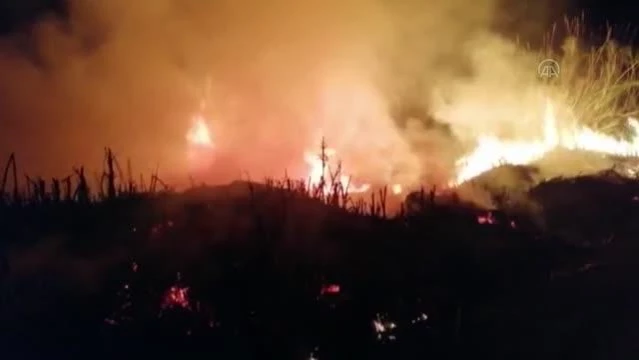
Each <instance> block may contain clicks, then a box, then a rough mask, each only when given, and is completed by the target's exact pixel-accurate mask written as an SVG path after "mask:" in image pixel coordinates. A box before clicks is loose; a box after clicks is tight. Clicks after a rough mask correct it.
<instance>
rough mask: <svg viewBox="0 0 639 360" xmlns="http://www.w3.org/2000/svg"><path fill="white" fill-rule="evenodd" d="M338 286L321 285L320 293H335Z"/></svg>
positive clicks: (338, 289)
mask: <svg viewBox="0 0 639 360" xmlns="http://www.w3.org/2000/svg"><path fill="white" fill-rule="evenodd" d="M340 290H341V289H340V286H339V285H337V284H330V285H325V286H323V287H322V290H321V294H322V295H327V294H330V295H335V294H339V293H340Z"/></svg>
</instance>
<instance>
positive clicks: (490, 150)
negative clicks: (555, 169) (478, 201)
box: [450, 100, 639, 186]
mask: <svg viewBox="0 0 639 360" xmlns="http://www.w3.org/2000/svg"><path fill="white" fill-rule="evenodd" d="M545 110H546V111H545V115H544V135H543V138H542V139H538V140H533V141H508V140H500V139H498V138H497V137H495V136H481V137H479V139H478V145H477V147H476V148H475V150H473V151H472V152H471V153H470V154H468V155H466V156H464V157H463V158H461V159H459V160H458V161H457V162H456V165H457V175H456V177H455V179H454V180H453V181H451V182H450V185H451V186H458V185H460V184H462V183H464V182H467V181H469V180H471V179H473V178H475V177H477V176H479V175H481V174H483V173H485V172H487V171H490V170H491V169H493V168H496V167H498V166H501V165H506V164H508V165H528V164H530V163H533V162H535V161H538V160H540V159H541V158H543V157H544V155H546V154H547V153H549V152H550V151H552V150H555V149H557V148H565V149H569V150H582V151H591V152H597V153H601V154H605V155H615V156H620V157H639V121H637V119H634V118H628V125H630V127H631V128H632V129H633V130H634V136H633V138H632V140H630V141H624V140H617V139H615V138H613V137H611V136H608V135H605V134H601V133H598V132H596V131H594V130H592V129H589V128H586V127H578V126H573V127H571V128H567V129H564V130H561V129H560V128H559V127H558V125H557V119H556V116H555V111H554V107H553V104H552V103H551V102H550V100H547V101H546V108H545Z"/></svg>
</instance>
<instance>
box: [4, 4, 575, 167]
mask: <svg viewBox="0 0 639 360" xmlns="http://www.w3.org/2000/svg"><path fill="white" fill-rule="evenodd" d="M1 4H2V5H0V8H2V9H4V10H6V11H3V14H4V15H3V18H2V19H1V20H2V24H3V25H2V28H1V29H0V30H2V32H3V35H2V37H1V38H0V154H7V155H8V154H9V153H10V152H13V151H15V152H16V154H17V159H18V164H19V166H20V168H21V170H20V171H21V172H29V173H37V174H42V175H44V176H61V175H66V174H68V173H69V171H70V169H71V167H72V166H74V165H79V164H85V165H87V166H89V167H93V168H98V169H99V168H100V166H101V163H100V161H101V159H102V153H103V148H104V146H109V147H112V148H113V149H114V150H115V151H116V153H117V154H118V156H119V157H120V158H121V159H122V158H131V160H132V163H133V166H134V168H135V170H134V171H138V172H147V171H149V170H150V169H152V168H155V166H156V165H157V164H160V167H161V168H163V169H167V170H166V171H172V170H173V169H182V168H184V167H185V164H184V162H185V156H184V152H185V149H184V147H185V138H184V135H185V134H186V132H187V130H188V128H189V126H190V125H191V119H192V117H193V116H194V115H195V114H196V113H197V112H198V111H203V112H204V116H205V117H206V118H207V119H208V120H209V121H210V123H211V127H212V129H213V133H214V138H215V141H216V142H217V143H218V144H219V145H220V147H221V148H222V149H223V150H224V151H226V152H228V153H229V154H234V157H235V158H237V159H239V160H240V161H241V162H242V165H241V166H242V167H243V168H247V169H257V170H256V171H258V173H259V171H262V172H265V173H266V172H268V171H267V168H276V167H277V171H283V170H284V167H286V166H289V165H290V163H291V162H294V161H295V159H298V158H299V159H302V150H304V149H306V148H308V146H309V144H313V143H315V142H317V141H318V138H319V137H320V136H326V137H327V141H328V142H329V143H331V141H332V142H333V143H334V144H335V145H336V146H337V147H340V146H343V147H349V148H352V149H354V150H353V152H354V153H355V154H356V155H355V156H354V157H355V158H357V159H359V160H358V161H360V162H362V163H366V164H368V165H370V166H369V167H370V168H374V169H378V168H381V167H383V166H382V165H380V164H378V163H376V161H377V160H379V158H386V159H392V160H393V161H394V162H395V163H397V164H399V165H397V166H399V167H402V166H404V167H406V168H407V169H409V170H407V171H408V172H411V174H412V173H413V172H414V171H417V170H415V169H416V168H419V167H421V166H422V165H423V164H422V163H424V162H428V161H422V160H423V159H424V156H425V155H423V154H424V153H431V154H432V153H433V152H432V151H431V150H432V149H431V148H429V151H422V152H421V153H420V152H415V151H414V146H413V145H414V144H412V143H411V141H412V140H410V139H409V140H406V139H407V137H406V136H405V135H406V133H405V130H406V129H404V125H402V124H405V123H406V122H405V121H404V122H402V121H398V119H396V114H401V113H402V111H396V110H397V108H403V107H407V108H411V107H412V108H417V109H422V110H418V111H417V112H416V113H420V112H421V113H428V112H429V110H428V108H429V107H430V106H431V102H432V99H431V98H432V88H433V86H434V84H441V83H443V82H445V81H447V80H449V79H453V78H454V79H461V80H460V81H463V79H466V78H468V77H476V76H477V74H476V73H477V71H480V70H481V69H480V70H477V69H476V68H473V62H474V61H475V60H476V59H477V58H478V57H477V55H476V54H474V53H476V52H477V51H476V50H477V49H482V47H484V46H496V47H497V48H498V49H504V48H507V47H508V46H507V45H504V44H509V43H510V40H509V36H510V37H512V36H511V35H513V34H515V33H516V32H521V33H522V34H528V35H530V37H531V38H534V37H535V36H536V35H537V34H542V33H543V31H544V30H545V28H546V26H547V22H548V19H550V18H551V15H555V14H557V13H559V12H561V11H563V9H564V7H563V6H559V4H558V3H557V2H552V3H549V2H539V3H535V4H536V5H534V6H532V5H530V4H520V5H517V4H515V3H514V2H508V3H505V2H503V1H497V0H480V1H474V2H468V1H463V0H428V1H427V0H423V1H420V0H402V1H385V0H324V1H319V0H308V1H303V2H301V1H294V0H271V1H261V0H211V1H202V0H179V1H178V0H137V1H125V0H111V1H86V0H75V1H50V2H42V1H40V2H38V1H26V2H20V4H21V5H15V4H17V2H10V1H5V2H2V3H1ZM11 4H14V5H11ZM531 4H532V2H531ZM497 42H498V43H499V44H497V45H495V43H497ZM498 53H500V54H503V53H508V51H501V50H500V51H498ZM475 67H476V66H475ZM491 69H492V68H491ZM494 70H496V69H492V70H491V71H494ZM464 93H465V92H464ZM202 100H205V105H206V106H205V107H204V108H201V107H200V106H201V103H202ZM423 109H426V110H423ZM444 120H445V119H444ZM451 123H452V124H453V126H455V124H456V122H455V121H452V122H451ZM466 125H467V124H465V125H464V126H465V127H462V128H463V129H465V128H468V126H466ZM408 127H410V128H412V127H411V126H408ZM408 127H407V128H408ZM470 127H471V128H472V127H473V126H470ZM413 135H414V134H413ZM415 137H417V138H419V136H412V137H410V138H415ZM442 142H443V140H441V139H437V140H436V141H431V146H436V147H438V148H441V147H442V146H445V144H442ZM433 144H434V145H433ZM439 152H440V153H445V152H446V151H444V150H441V151H439ZM357 154H359V155H357ZM358 156H359V157H358ZM420 159H421V160H420ZM176 172H177V170H176Z"/></svg>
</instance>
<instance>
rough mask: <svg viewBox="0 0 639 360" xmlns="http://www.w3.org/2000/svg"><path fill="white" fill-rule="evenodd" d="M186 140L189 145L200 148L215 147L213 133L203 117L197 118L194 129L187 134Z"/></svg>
mask: <svg viewBox="0 0 639 360" xmlns="http://www.w3.org/2000/svg"><path fill="white" fill-rule="evenodd" d="M186 140H187V142H188V143H189V144H191V145H195V146H198V147H213V139H212V137H211V132H210V131H209V127H208V125H207V124H206V120H204V118H203V117H201V116H197V117H196V118H195V123H194V124H193V127H191V129H190V130H189V131H188V132H187V134H186Z"/></svg>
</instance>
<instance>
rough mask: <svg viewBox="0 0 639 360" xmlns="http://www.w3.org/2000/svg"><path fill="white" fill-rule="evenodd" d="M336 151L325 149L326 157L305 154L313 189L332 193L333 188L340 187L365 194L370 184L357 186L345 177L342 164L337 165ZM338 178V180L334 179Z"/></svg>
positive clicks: (310, 185) (349, 178)
mask: <svg viewBox="0 0 639 360" xmlns="http://www.w3.org/2000/svg"><path fill="white" fill-rule="evenodd" d="M336 153H337V152H336V151H335V149H324V155H323V157H324V158H323V159H322V155H315V154H314V153H312V152H310V151H307V152H306V153H305V154H304V160H305V161H306V164H307V165H308V166H309V173H308V180H309V187H310V188H311V189H317V188H319V187H322V186H323V187H324V189H323V191H324V192H325V193H331V192H332V190H333V189H332V186H335V185H339V186H341V187H342V189H344V190H345V191H347V192H349V193H363V192H366V191H368V190H369V189H370V188H371V185H370V184H360V185H355V184H353V182H352V181H351V177H350V176H348V175H343V169H342V168H341V165H340V164H336V163H335V160H334V159H335V155H336ZM333 176H336V177H337V178H336V179H334V180H333V179H332V177H333Z"/></svg>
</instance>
